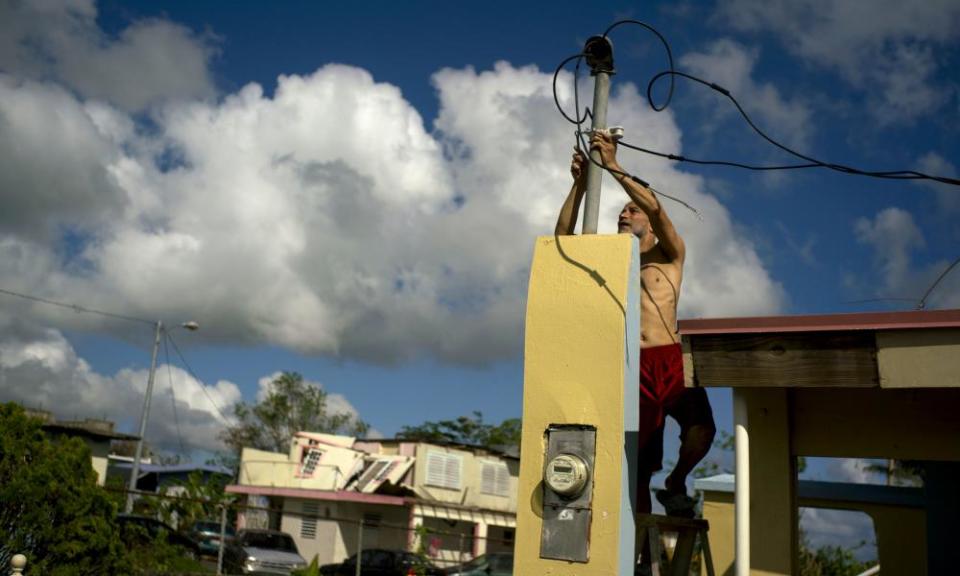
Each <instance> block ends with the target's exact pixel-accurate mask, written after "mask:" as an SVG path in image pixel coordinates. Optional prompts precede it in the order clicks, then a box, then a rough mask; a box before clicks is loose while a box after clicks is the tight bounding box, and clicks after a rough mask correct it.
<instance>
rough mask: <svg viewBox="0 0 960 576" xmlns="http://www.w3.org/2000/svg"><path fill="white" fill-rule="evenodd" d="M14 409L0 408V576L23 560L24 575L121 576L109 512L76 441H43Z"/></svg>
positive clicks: (37, 428)
mask: <svg viewBox="0 0 960 576" xmlns="http://www.w3.org/2000/svg"><path fill="white" fill-rule="evenodd" d="M41 424H42V423H41V421H40V420H38V419H36V418H31V417H28V416H27V415H26V414H25V413H24V411H23V409H22V408H21V407H20V406H17V405H16V404H13V403H8V404H0V573H2V574H6V573H7V572H8V571H9V563H10V558H11V557H12V556H13V555H14V554H25V555H26V556H27V560H28V570H29V572H30V573H31V574H49V575H51V576H74V575H77V576H79V575H82V574H125V573H128V572H129V564H128V563H127V557H126V554H125V551H124V549H123V547H122V545H121V543H120V540H119V538H118V537H117V529H116V527H115V524H114V522H113V518H114V517H115V515H116V512H117V509H116V507H115V505H114V504H113V502H111V500H110V499H109V497H108V496H107V494H106V491H104V490H103V489H101V488H100V487H98V486H97V476H96V473H95V472H94V470H93V466H92V465H91V460H90V450H89V448H87V446H86V445H85V444H84V443H83V441H81V440H80V439H78V438H64V439H57V440H51V439H50V438H48V437H47V436H46V435H45V434H44V432H43V429H42V428H41Z"/></svg>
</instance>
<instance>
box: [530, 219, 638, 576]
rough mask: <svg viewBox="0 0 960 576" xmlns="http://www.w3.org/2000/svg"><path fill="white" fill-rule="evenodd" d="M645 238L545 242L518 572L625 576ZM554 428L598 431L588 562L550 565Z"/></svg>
mask: <svg viewBox="0 0 960 576" xmlns="http://www.w3.org/2000/svg"><path fill="white" fill-rule="evenodd" d="M635 240H636V239H635V238H633V237H631V236H629V235H622V236H596V235H591V236H563V237H559V238H556V237H552V236H551V237H541V238H539V239H537V243H536V247H535V251H534V259H533V265H532V267H531V273H530V288H529V295H528V298H527V317H526V348H525V358H524V391H523V434H522V449H521V464H520V483H519V495H518V506H517V543H516V548H515V556H514V558H515V560H514V572H515V573H516V574H523V575H524V576H545V575H548V574H549V575H558V576H561V575H562V576H573V575H576V576H590V575H597V576H600V575H602V576H611V575H615V574H618V573H620V555H621V551H622V547H623V545H622V544H621V536H622V534H625V533H626V532H625V529H624V526H625V525H629V526H630V528H629V531H630V544H629V548H630V550H629V553H630V554H631V555H632V549H633V542H632V538H633V536H632V531H633V528H632V526H633V517H632V512H631V511H630V510H629V506H628V505H626V506H625V504H624V503H625V498H624V496H625V495H624V494H623V491H622V490H621V481H622V475H623V474H624V461H623V456H624V448H623V445H624V410H623V407H624V387H625V379H633V382H632V385H633V386H637V380H636V376H629V375H628V373H629V371H630V369H631V368H633V369H635V368H636V362H638V354H639V348H638V346H639V344H638V341H637V340H636V332H637V331H638V330H639V319H640V318H639V306H638V304H639V300H638V298H639V292H638V291H637V290H638V284H639V276H638V275H639V253H638V248H637V244H636V241H635ZM631 290H634V291H637V292H636V293H631ZM628 330H629V331H631V332H630V333H628ZM631 362H633V364H631ZM550 424H591V425H595V426H596V427H597V453H596V466H595V471H594V488H593V523H592V527H591V534H590V561H589V563H586V564H582V563H571V562H564V561H557V560H547V559H541V558H540V535H541V523H540V518H541V515H542V504H541V500H542V487H541V480H542V473H543V467H544V461H543V460H544V459H543V456H544V450H545V446H544V431H545V430H546V428H547V427H548V426H549V425H550ZM630 573H632V569H631V570H630Z"/></svg>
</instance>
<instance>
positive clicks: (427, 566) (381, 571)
mask: <svg viewBox="0 0 960 576" xmlns="http://www.w3.org/2000/svg"><path fill="white" fill-rule="evenodd" d="M356 573H357V555H356V554H354V555H353V556H351V557H349V558H347V559H346V560H344V561H343V562H341V563H339V564H325V565H323V566H321V567H320V574H322V575H323V576H354V575H355V574H356ZM418 573H423V574H424V575H425V576H443V570H441V569H440V568H437V567H436V566H434V565H433V564H431V563H429V562H427V561H426V560H424V559H423V558H421V557H420V556H417V555H416V554H414V553H413V552H406V551H403V550H381V549H378V548H370V549H369V550H362V551H361V552H360V576H413V575H415V574H418Z"/></svg>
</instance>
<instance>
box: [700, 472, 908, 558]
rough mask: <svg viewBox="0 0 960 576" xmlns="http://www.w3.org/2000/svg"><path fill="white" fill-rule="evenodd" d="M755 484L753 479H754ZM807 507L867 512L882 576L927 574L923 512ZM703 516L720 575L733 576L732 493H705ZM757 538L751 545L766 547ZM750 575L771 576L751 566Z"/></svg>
mask: <svg viewBox="0 0 960 576" xmlns="http://www.w3.org/2000/svg"><path fill="white" fill-rule="evenodd" d="M751 482H752V479H751ZM799 505H800V506H802V507H805V508H826V509H834V510H850V511H855V512H865V513H866V514H868V515H869V516H870V518H871V519H872V520H873V523H874V529H875V531H876V534H877V553H878V556H879V560H880V566H881V568H883V572H882V573H883V574H926V573H927V538H926V513H925V512H924V511H923V510H922V509H918V508H908V507H903V506H895V505H882V504H869V503H863V502H844V501H838V500H831V501H826V500H815V499H807V498H801V499H800V500H799ZM703 517H704V519H705V520H707V521H708V522H709V523H710V551H711V553H712V555H713V568H714V572H715V573H716V574H717V576H730V575H732V574H733V570H734V537H735V533H734V502H733V494H732V493H729V492H721V491H714V490H705V491H704V494H703ZM763 543H764V542H763V539H762V538H757V539H754V542H753V543H752V546H757V545H763ZM751 568H752V569H751V571H750V573H751V574H757V575H761V574H769V573H770V572H767V571H763V570H758V569H756V567H753V566H751Z"/></svg>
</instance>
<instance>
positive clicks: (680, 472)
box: [638, 424, 717, 505]
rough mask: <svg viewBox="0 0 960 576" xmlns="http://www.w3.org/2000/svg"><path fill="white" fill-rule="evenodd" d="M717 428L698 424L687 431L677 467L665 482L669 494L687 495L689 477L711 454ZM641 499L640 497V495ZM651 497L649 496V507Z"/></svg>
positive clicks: (681, 443) (678, 456) (681, 444)
mask: <svg viewBox="0 0 960 576" xmlns="http://www.w3.org/2000/svg"><path fill="white" fill-rule="evenodd" d="M716 433H717V429H716V427H715V426H706V425H703V424H697V425H694V426H691V427H690V428H688V429H687V431H686V433H685V434H684V435H683V440H682V441H681V442H680V451H679V453H678V454H677V465H676V466H674V468H673V472H671V473H670V475H669V476H667V478H666V480H664V482H663V486H664V488H666V490H667V492H671V493H673V494H686V493H687V476H689V475H690V472H692V471H693V468H694V467H695V466H696V465H697V464H699V463H700V461H701V460H703V458H704V457H705V456H706V455H707V453H708V452H710V447H711V446H712V445H713V437H714V436H715V435H716ZM638 497H639V495H638ZM649 501H650V495H649V494H647V502H648V505H649Z"/></svg>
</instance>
